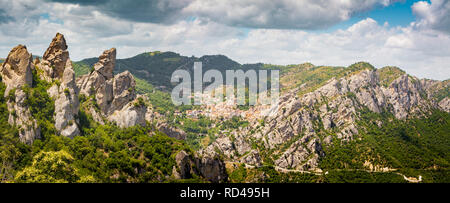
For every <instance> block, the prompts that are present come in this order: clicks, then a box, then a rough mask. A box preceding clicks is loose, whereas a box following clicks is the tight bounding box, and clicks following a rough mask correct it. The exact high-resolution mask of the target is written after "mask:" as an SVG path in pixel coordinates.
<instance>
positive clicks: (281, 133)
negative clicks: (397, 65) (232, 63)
mask: <svg viewBox="0 0 450 203" xmlns="http://www.w3.org/2000/svg"><path fill="white" fill-rule="evenodd" d="M379 77H380V76H379V74H377V71H376V70H373V69H366V70H360V71H357V72H354V73H351V74H348V75H346V76H343V77H341V78H332V79H330V80H329V81H328V82H326V83H325V84H324V85H323V86H321V87H319V88H317V89H315V90H313V91H311V92H309V93H306V94H303V95H301V96H300V97H299V96H298V94H297V91H298V89H294V90H293V91H291V92H288V93H286V94H284V95H283V96H281V97H280V102H279V106H278V112H277V113H276V114H274V115H273V116H267V117H263V118H260V120H255V121H251V124H250V125H249V126H248V127H246V128H244V129H240V130H236V131H234V132H232V133H230V134H231V135H232V136H230V135H220V136H219V137H218V138H217V139H216V140H215V142H213V143H212V144H210V145H209V146H208V147H206V148H205V149H202V150H200V151H199V153H201V154H207V155H214V154H216V153H218V152H219V153H220V154H222V155H223V156H224V157H225V159H226V160H229V161H232V162H241V163H246V164H249V165H253V166H259V165H261V164H262V159H261V154H260V152H259V151H258V150H257V149H254V148H252V147H249V146H252V143H253V144H254V143H258V144H259V145H260V146H261V147H262V148H263V149H264V150H272V151H273V154H271V155H269V156H270V157H271V158H272V159H273V161H274V164H275V165H276V166H277V167H279V168H283V169H295V170H301V171H306V170H317V169H318V168H317V167H318V164H319V160H320V158H321V157H322V156H325V153H324V152H323V150H322V148H323V145H327V144H330V143H331V142H334V141H341V142H346V141H349V140H352V139H354V138H355V136H357V135H358V134H359V131H360V130H363V129H360V128H359V127H358V125H357V121H358V120H359V119H360V116H361V115H360V114H361V111H362V110H363V109H368V110H370V111H372V112H375V113H380V112H382V111H388V112H390V113H392V114H393V115H394V116H395V117H396V118H397V119H407V118H410V117H415V116H421V115H422V114H423V113H426V112H429V111H430V110H431V109H433V108H439V109H441V110H444V111H447V112H449V108H450V107H449V106H450V105H449V99H448V96H447V97H445V98H444V99H441V100H440V101H439V102H437V101H436V100H434V99H432V98H431V97H430V95H431V93H432V92H433V91H432V88H434V87H435V86H436V85H437V84H439V83H440V82H438V81H431V80H419V79H417V78H415V77H412V76H409V75H407V74H404V73H403V74H400V75H399V76H398V77H397V78H393V80H392V81H391V82H390V84H389V85H387V86H385V85H381V84H380V82H379V81H380V78H379ZM441 86H442V85H441ZM249 113H252V109H250V110H249ZM376 122H378V125H379V126H380V125H382V123H380V122H381V121H376ZM319 130H320V131H322V132H323V131H324V130H325V135H326V136H325V137H323V134H324V133H322V135H320V134H319V133H318V131H319ZM217 151H218V152H217Z"/></svg>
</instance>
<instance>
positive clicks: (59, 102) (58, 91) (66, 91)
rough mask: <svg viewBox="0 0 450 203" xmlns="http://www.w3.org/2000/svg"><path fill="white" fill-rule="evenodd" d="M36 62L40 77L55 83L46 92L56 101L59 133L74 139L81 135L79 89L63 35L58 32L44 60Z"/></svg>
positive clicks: (55, 117) (56, 119)
mask: <svg viewBox="0 0 450 203" xmlns="http://www.w3.org/2000/svg"><path fill="white" fill-rule="evenodd" d="M35 63H37V64H36V67H37V69H38V72H40V73H41V74H40V76H41V78H42V79H44V80H46V81H47V82H50V83H52V84H53V85H52V87H50V88H49V89H48V90H47V92H48V93H49V95H50V96H51V97H52V98H53V99H55V116H54V119H55V128H56V130H58V132H59V133H60V134H61V135H63V136H65V137H70V138H73V137H74V136H77V135H79V134H80V130H79V127H78V123H79V121H78V119H77V116H78V111H79V101H78V94H77V92H78V89H77V86H76V83H75V72H74V70H73V67H72V62H71V60H70V58H69V52H68V51H67V44H66V40H65V38H64V36H63V35H62V34H60V33H57V34H56V36H55V37H54V38H53V40H52V42H51V43H50V46H49V47H48V48H47V50H46V51H45V53H44V56H43V58H42V61H38V60H36V61H35Z"/></svg>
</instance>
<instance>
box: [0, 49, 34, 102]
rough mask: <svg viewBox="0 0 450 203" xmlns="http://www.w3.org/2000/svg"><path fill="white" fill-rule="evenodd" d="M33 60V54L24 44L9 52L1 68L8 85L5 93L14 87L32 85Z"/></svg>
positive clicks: (3, 79) (3, 78)
mask: <svg viewBox="0 0 450 203" xmlns="http://www.w3.org/2000/svg"><path fill="white" fill-rule="evenodd" d="M32 60H33V57H32V55H31V54H30V53H28V51H27V47H25V46H23V45H18V46H16V47H14V48H13V49H12V50H11V51H10V52H9V54H8V57H7V58H6V60H5V62H4V63H3V65H2V67H1V70H0V71H1V75H2V81H3V82H4V83H5V84H6V86H7V89H6V91H5V94H7V93H8V92H9V90H11V89H13V88H17V87H22V86H24V85H28V86H31V85H32V82H33V73H32V63H31V62H32Z"/></svg>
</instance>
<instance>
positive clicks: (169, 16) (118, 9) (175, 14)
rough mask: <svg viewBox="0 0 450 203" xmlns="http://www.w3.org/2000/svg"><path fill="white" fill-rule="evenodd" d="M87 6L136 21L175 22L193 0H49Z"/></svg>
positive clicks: (113, 15) (116, 16)
mask: <svg viewBox="0 0 450 203" xmlns="http://www.w3.org/2000/svg"><path fill="white" fill-rule="evenodd" d="M48 1H49V2H59V3H68V4H76V5H81V6H85V7H86V9H94V10H96V11H98V12H101V13H104V14H107V15H109V16H112V17H115V18H121V19H125V20H130V21H134V22H147V23H173V22H175V21H176V20H179V19H181V11H182V10H183V9H184V8H185V7H187V6H188V5H189V4H190V3H191V2H192V0H133V1H124V0H99V1H91V0H48Z"/></svg>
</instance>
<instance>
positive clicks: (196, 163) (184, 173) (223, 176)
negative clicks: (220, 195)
mask: <svg viewBox="0 0 450 203" xmlns="http://www.w3.org/2000/svg"><path fill="white" fill-rule="evenodd" d="M175 162H176V167H174V170H173V172H174V176H175V177H176V178H179V179H187V178H191V177H192V175H193V174H196V175H198V176H200V177H203V178H204V179H206V180H208V181H210V182H213V183H220V182H224V181H226V180H227V179H228V175H227V173H226V168H225V163H224V162H223V161H222V160H220V159H219V158H211V157H197V156H191V155H189V154H188V153H186V152H185V151H180V152H178V154H177V155H176V156H175Z"/></svg>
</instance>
